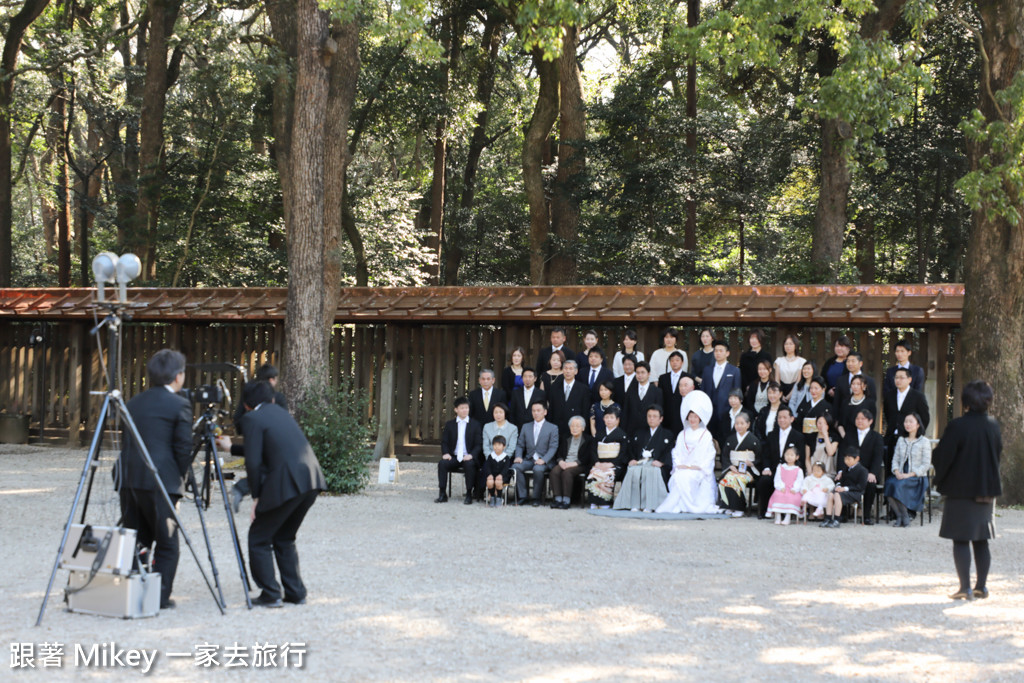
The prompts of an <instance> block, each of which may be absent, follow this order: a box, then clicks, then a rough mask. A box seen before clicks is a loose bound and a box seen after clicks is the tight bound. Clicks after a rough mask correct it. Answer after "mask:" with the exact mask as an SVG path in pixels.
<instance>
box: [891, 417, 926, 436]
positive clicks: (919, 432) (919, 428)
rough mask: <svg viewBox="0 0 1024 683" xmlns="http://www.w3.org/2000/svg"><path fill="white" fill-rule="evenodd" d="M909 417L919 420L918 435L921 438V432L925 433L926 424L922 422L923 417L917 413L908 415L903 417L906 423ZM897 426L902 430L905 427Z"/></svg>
mask: <svg viewBox="0 0 1024 683" xmlns="http://www.w3.org/2000/svg"><path fill="white" fill-rule="evenodd" d="M908 417H912V418H914V419H915V420H917V435H918V436H921V432H923V431H924V423H923V422H921V416H920V415H918V414H917V413H907V414H906V415H904V416H903V421H904V422H906V420H907V418H908ZM897 426H898V427H900V428H901V429H902V428H903V425H897Z"/></svg>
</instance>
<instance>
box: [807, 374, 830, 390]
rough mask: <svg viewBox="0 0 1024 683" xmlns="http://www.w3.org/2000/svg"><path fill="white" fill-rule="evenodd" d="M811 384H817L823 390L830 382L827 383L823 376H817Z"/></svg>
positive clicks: (812, 379)
mask: <svg viewBox="0 0 1024 683" xmlns="http://www.w3.org/2000/svg"><path fill="white" fill-rule="evenodd" d="M811 384H817V385H818V386H819V387H821V388H822V389H824V388H825V387H827V386H828V382H826V381H825V378H824V377H822V376H821V375H815V376H814V377H812V378H811Z"/></svg>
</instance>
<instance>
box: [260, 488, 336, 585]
mask: <svg viewBox="0 0 1024 683" xmlns="http://www.w3.org/2000/svg"><path fill="white" fill-rule="evenodd" d="M318 494H319V491H307V492H306V493H303V494H301V495H298V496H295V497H294V498H291V499H289V500H287V501H285V502H284V503H282V504H281V505H278V506H277V507H276V508H274V509H272V510H262V509H260V507H259V506H257V507H256V519H254V520H253V522H252V524H251V525H250V526H249V569H250V571H251V573H252V579H253V581H255V582H256V585H257V586H259V587H260V588H262V589H263V596H264V597H265V598H269V599H272V600H278V599H280V598H282V597H284V598H285V599H287V600H296V601H297V600H302V599H303V598H305V597H306V586H305V585H303V583H302V577H301V576H300V575H299V553H298V551H297V550H296V549H295V535H296V534H297V533H298V531H299V527H300V526H302V520H303V519H305V517H306V513H307V512H309V508H311V507H312V506H313V503H314V502H316V497H317V495H318ZM274 560H277V570H278V571H279V572H280V573H281V583H280V584H279V583H278V582H277V578H276V577H275V576H274ZM282 584H283V585H284V595H283V596H282V594H281V586H282Z"/></svg>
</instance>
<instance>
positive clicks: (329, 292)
mask: <svg viewBox="0 0 1024 683" xmlns="http://www.w3.org/2000/svg"><path fill="white" fill-rule="evenodd" d="M331 34H332V39H333V40H334V41H335V43H334V45H335V46H336V47H335V50H336V51H335V53H334V55H333V56H332V57H331V64H330V69H331V74H330V87H329V89H328V91H327V128H326V131H325V134H326V136H327V140H326V145H327V150H326V159H325V161H324V165H325V168H324V212H325V215H324V231H325V235H326V236H325V243H324V293H325V294H324V333H325V334H326V335H327V341H328V343H329V342H330V334H331V329H332V328H333V327H334V318H335V315H336V314H337V310H338V298H339V297H340V296H341V289H340V288H341V235H342V233H343V232H345V233H346V234H348V233H347V231H346V229H345V227H344V211H345V199H346V197H345V183H346V174H345V171H346V169H347V168H348V162H349V152H348V121H349V116H350V115H351V113H352V105H353V104H354V103H355V99H356V79H357V78H358V77H359V24H358V22H356V21H350V22H348V23H345V24H342V23H341V22H340V21H337V20H336V21H334V23H333V25H332V30H331ZM357 235H358V233H357ZM349 237H350V241H351V235H349ZM353 246H354V245H353ZM360 246H361V240H360ZM364 261H365V259H364Z"/></svg>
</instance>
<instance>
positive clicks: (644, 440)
mask: <svg viewBox="0 0 1024 683" xmlns="http://www.w3.org/2000/svg"><path fill="white" fill-rule="evenodd" d="M664 419H665V415H664V413H663V412H662V409H661V406H658V405H652V406H650V407H649V408H648V409H647V428H646V429H638V430H637V431H636V433H635V434H633V436H632V437H630V439H629V458H630V464H631V465H632V464H635V462H634V461H636V462H639V461H640V460H643V459H644V458H650V459H651V464H652V465H654V466H655V467H660V468H661V476H662V478H663V479H664V480H665V483H666V484H668V480H669V477H671V476H672V448H673V447H674V446H675V444H676V438H675V436H673V435H672V432H670V431H669V430H667V429H665V428H664V427H662V426H661V422H662V420H664Z"/></svg>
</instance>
